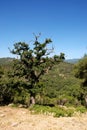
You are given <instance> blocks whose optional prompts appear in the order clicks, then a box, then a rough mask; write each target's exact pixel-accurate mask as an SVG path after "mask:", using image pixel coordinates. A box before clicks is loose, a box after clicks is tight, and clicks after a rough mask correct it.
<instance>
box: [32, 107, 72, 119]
mask: <svg viewBox="0 0 87 130" xmlns="http://www.w3.org/2000/svg"><path fill="white" fill-rule="evenodd" d="M30 110H31V112H33V113H34V114H45V115H52V116H54V117H70V116H72V115H73V114H74V109H68V108H67V109H65V108H63V107H60V106H56V107H49V106H42V105H35V106H33V107H32V108H30Z"/></svg>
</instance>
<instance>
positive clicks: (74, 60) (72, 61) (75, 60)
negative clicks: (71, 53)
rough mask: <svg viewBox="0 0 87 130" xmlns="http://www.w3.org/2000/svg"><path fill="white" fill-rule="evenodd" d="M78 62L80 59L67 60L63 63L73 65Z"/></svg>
mask: <svg viewBox="0 0 87 130" xmlns="http://www.w3.org/2000/svg"><path fill="white" fill-rule="evenodd" d="M79 60H80V59H67V60H65V61H66V62H68V63H73V64H75V63H77V62H78V61H79Z"/></svg>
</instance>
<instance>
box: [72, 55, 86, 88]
mask: <svg viewBox="0 0 87 130" xmlns="http://www.w3.org/2000/svg"><path fill="white" fill-rule="evenodd" d="M74 73H75V76H76V77H77V78H80V79H83V81H82V85H83V87H85V86H86V87H87V56H84V57H83V58H82V59H81V60H79V62H78V63H77V64H76V65H75V67H74Z"/></svg>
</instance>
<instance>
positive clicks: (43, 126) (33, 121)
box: [0, 106, 87, 130]
mask: <svg viewBox="0 0 87 130" xmlns="http://www.w3.org/2000/svg"><path fill="white" fill-rule="evenodd" d="M0 130H87V114H83V115H80V116H79V115H77V116H75V117H60V118H55V117H52V116H46V115H35V114H31V113H30V111H29V110H28V109H24V108H12V107H8V106H5V107H0Z"/></svg>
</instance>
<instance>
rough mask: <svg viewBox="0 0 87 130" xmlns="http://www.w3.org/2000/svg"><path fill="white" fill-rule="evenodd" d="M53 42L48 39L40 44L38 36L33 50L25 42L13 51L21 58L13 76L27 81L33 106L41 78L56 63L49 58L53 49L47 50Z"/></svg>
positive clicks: (15, 63)
mask: <svg viewBox="0 0 87 130" xmlns="http://www.w3.org/2000/svg"><path fill="white" fill-rule="evenodd" d="M51 42H52V41H51V39H46V40H45V41H44V43H40V42H39V41H38V36H35V41H34V43H33V49H31V48H30V47H29V45H28V44H26V43H24V42H18V43H15V44H14V49H13V50H12V51H11V53H12V54H16V55H18V56H19V59H18V60H15V62H14V73H13V76H14V77H15V76H18V77H19V78H21V77H22V78H23V79H24V80H25V82H26V84H27V85H25V88H26V87H27V89H28V90H29V93H30V97H31V100H30V101H31V104H35V96H36V93H37V92H38V88H39V87H41V86H40V84H39V81H40V77H41V76H42V75H44V74H45V73H46V72H47V71H48V70H49V69H51V68H52V66H53V63H54V60H53V59H52V58H49V57H48V56H49V55H50V53H52V51H53V49H47V45H48V44H50V43H51ZM63 58H64V57H63ZM42 86H43V85H42Z"/></svg>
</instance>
